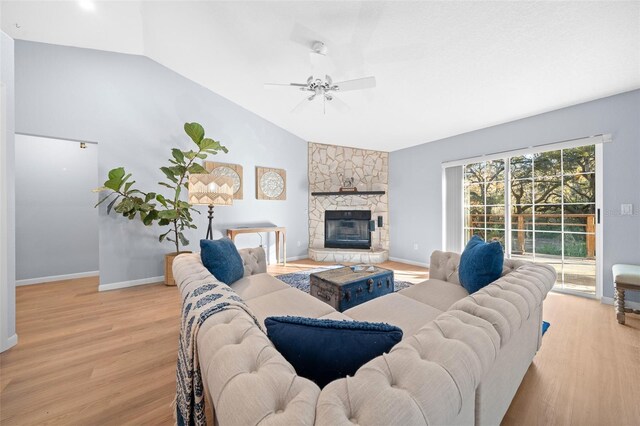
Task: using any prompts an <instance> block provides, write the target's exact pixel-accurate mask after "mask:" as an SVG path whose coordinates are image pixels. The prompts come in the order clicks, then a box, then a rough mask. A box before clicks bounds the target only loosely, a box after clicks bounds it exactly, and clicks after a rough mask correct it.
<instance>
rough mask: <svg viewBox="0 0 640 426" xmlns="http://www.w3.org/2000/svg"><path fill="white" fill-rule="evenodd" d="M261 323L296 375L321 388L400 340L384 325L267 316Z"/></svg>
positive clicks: (394, 329)
mask: <svg viewBox="0 0 640 426" xmlns="http://www.w3.org/2000/svg"><path fill="white" fill-rule="evenodd" d="M264 323H265V325H266V326H267V336H269V339H271V342H272V343H273V345H274V346H275V347H276V349H277V350H278V352H280V353H281V354H282V356H284V357H285V359H286V360H287V361H289V362H290V363H291V365H293V368H295V370H296V373H298V375H299V376H302V377H306V378H307V379H309V380H312V381H314V382H315V383H316V384H317V385H318V386H320V387H321V388H323V387H324V386H325V385H326V384H328V383H330V382H332V381H334V380H336V379H339V378H341V377H346V376H347V375H349V376H353V375H354V374H355V372H356V371H357V370H358V368H360V367H361V366H362V365H363V364H365V363H367V362H368V361H370V360H372V359H373V358H375V357H377V356H379V355H382V354H383V353H385V352H389V351H390V350H391V348H392V347H394V346H395V345H396V344H397V343H398V342H400V340H402V330H400V329H399V328H398V327H395V326H393V325H389V324H383V323H371V322H359V321H336V320H329V319H315V318H302V317H269V318H267V319H265V321H264Z"/></svg>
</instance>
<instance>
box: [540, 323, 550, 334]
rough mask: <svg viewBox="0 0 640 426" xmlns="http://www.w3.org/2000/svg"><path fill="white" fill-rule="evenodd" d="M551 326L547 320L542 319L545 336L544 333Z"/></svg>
mask: <svg viewBox="0 0 640 426" xmlns="http://www.w3.org/2000/svg"><path fill="white" fill-rule="evenodd" d="M550 326H551V324H549V323H548V322H546V321H542V335H543V336H544V333H546V332H547V330H548V329H549V327H550Z"/></svg>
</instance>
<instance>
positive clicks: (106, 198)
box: [93, 192, 115, 208]
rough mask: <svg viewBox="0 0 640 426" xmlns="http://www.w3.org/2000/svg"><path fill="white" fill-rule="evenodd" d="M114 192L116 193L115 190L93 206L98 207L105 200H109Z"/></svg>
mask: <svg viewBox="0 0 640 426" xmlns="http://www.w3.org/2000/svg"><path fill="white" fill-rule="evenodd" d="M113 194H115V192H112V193H111V194H109V195H107V196H106V197H104V198H103V199H102V200H100V201H98V203H97V204H96V205H95V206H93V207H94V208H96V207H98V206H99V205H100V204H102V203H104V202H105V201H107V200H108V199H109V197H111V196H112V195H113Z"/></svg>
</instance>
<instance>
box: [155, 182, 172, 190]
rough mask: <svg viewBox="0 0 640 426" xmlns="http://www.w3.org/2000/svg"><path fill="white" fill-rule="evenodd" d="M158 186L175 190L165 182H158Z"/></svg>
mask: <svg viewBox="0 0 640 426" xmlns="http://www.w3.org/2000/svg"><path fill="white" fill-rule="evenodd" d="M158 185H162V186H166V187H167V188H170V189H176V187H175V186H173V185H169V184H168V183H165V182H158Z"/></svg>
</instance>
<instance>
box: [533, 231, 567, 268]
mask: <svg viewBox="0 0 640 426" xmlns="http://www.w3.org/2000/svg"><path fill="white" fill-rule="evenodd" d="M535 234H536V236H535V238H536V249H535V250H536V255H544V256H543V257H544V258H545V259H547V260H549V261H556V260H560V259H561V258H562V234H560V233H553V232H536V233H535Z"/></svg>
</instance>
